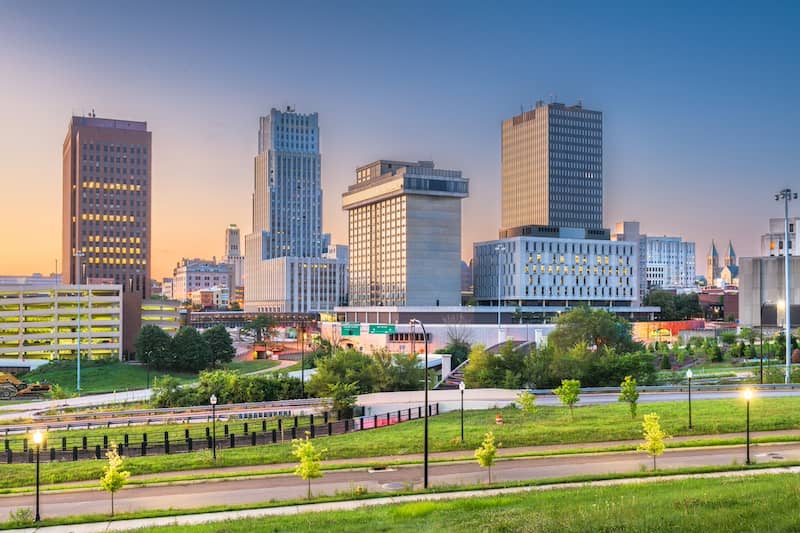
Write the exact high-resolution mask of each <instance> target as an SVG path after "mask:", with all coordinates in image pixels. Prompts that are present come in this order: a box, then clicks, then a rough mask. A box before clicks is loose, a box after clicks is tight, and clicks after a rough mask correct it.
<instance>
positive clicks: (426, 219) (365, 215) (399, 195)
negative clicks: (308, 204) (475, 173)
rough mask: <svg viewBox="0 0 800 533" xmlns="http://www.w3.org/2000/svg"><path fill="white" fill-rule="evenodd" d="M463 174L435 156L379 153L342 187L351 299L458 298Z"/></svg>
mask: <svg viewBox="0 0 800 533" xmlns="http://www.w3.org/2000/svg"><path fill="white" fill-rule="evenodd" d="M468 194H469V182H468V181H467V179H466V178H464V177H462V176H461V171H460V170H444V169H437V168H434V164H433V161H418V162H416V163H409V162H405V161H387V160H379V161H375V162H374V163H370V164H369V165H365V166H363V167H359V168H358V169H357V170H356V183H355V185H351V186H350V187H349V188H348V190H347V192H346V193H345V194H344V195H342V203H343V207H344V209H345V210H347V212H348V216H349V221H350V227H349V235H350V237H349V238H350V299H349V305H351V306H437V305H459V304H460V303H461V284H460V278H461V276H460V272H461V200H462V199H463V198H466V197H467V195H468Z"/></svg>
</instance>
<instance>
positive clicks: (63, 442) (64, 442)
mask: <svg viewBox="0 0 800 533" xmlns="http://www.w3.org/2000/svg"><path fill="white" fill-rule="evenodd" d="M61 451H62V452H65V451H67V437H61Z"/></svg>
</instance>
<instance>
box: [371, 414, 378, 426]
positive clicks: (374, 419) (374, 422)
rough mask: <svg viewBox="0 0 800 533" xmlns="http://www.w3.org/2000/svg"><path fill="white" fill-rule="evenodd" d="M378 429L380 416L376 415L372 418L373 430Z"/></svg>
mask: <svg viewBox="0 0 800 533" xmlns="http://www.w3.org/2000/svg"><path fill="white" fill-rule="evenodd" d="M377 427H378V415H374V416H373V417H372V429H375V428H377Z"/></svg>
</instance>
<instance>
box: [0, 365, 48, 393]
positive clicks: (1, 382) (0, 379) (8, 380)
mask: <svg viewBox="0 0 800 533" xmlns="http://www.w3.org/2000/svg"><path fill="white" fill-rule="evenodd" d="M46 392H50V385H49V384H47V383H30V384H29V383H25V382H23V381H20V380H18V379H17V378H15V377H14V376H13V375H11V374H7V373H5V372H0V400H9V399H11V398H15V397H22V398H32V397H37V396H42V395H43V394H44V393H46Z"/></svg>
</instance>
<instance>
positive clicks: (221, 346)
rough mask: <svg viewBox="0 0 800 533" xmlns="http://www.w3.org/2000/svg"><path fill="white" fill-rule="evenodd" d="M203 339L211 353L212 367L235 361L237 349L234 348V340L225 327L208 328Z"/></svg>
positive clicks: (219, 325)
mask: <svg viewBox="0 0 800 533" xmlns="http://www.w3.org/2000/svg"><path fill="white" fill-rule="evenodd" d="M203 339H204V340H205V341H206V343H207V344H208V348H209V350H210V351H211V366H217V365H218V364H220V363H229V362H231V361H233V358H234V357H235V356H236V348H234V347H233V339H231V336H230V334H229V333H228V330H227V329H225V326H223V325H222V324H218V325H216V326H214V327H212V328H208V329H207V330H205V331H204V332H203Z"/></svg>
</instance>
